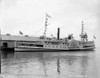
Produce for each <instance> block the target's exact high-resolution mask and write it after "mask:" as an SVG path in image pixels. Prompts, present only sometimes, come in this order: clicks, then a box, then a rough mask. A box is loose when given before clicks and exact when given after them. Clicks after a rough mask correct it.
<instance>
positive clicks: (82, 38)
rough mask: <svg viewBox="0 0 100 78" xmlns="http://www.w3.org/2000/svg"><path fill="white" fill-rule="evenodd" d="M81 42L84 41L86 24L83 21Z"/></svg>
mask: <svg viewBox="0 0 100 78" xmlns="http://www.w3.org/2000/svg"><path fill="white" fill-rule="evenodd" d="M81 40H82V41H83V40H84V22H83V21H82V28H81Z"/></svg>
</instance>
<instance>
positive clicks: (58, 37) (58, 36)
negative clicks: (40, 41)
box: [57, 28, 60, 40]
mask: <svg viewBox="0 0 100 78" xmlns="http://www.w3.org/2000/svg"><path fill="white" fill-rule="evenodd" d="M57 39H58V40H59V39H60V28H58V31H57Z"/></svg>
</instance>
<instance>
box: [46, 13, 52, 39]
mask: <svg viewBox="0 0 100 78" xmlns="http://www.w3.org/2000/svg"><path fill="white" fill-rule="evenodd" d="M48 18H51V16H50V15H48V14H47V13H46V15H45V29H44V37H46V32H47V26H48Z"/></svg>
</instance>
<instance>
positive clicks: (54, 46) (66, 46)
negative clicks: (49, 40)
mask: <svg viewBox="0 0 100 78" xmlns="http://www.w3.org/2000/svg"><path fill="white" fill-rule="evenodd" d="M45 47H51V48H67V46H50V45H45Z"/></svg>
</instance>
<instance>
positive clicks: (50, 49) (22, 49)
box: [14, 47, 94, 52]
mask: <svg viewBox="0 0 100 78" xmlns="http://www.w3.org/2000/svg"><path fill="white" fill-rule="evenodd" d="M14 50H15V51H16V52H28V51H29V52H55V51H90V50H94V48H93V47H90V48H70V49H69V48H67V49H60V48H59V49H53V48H22V47H20V48H15V49H14Z"/></svg>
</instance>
